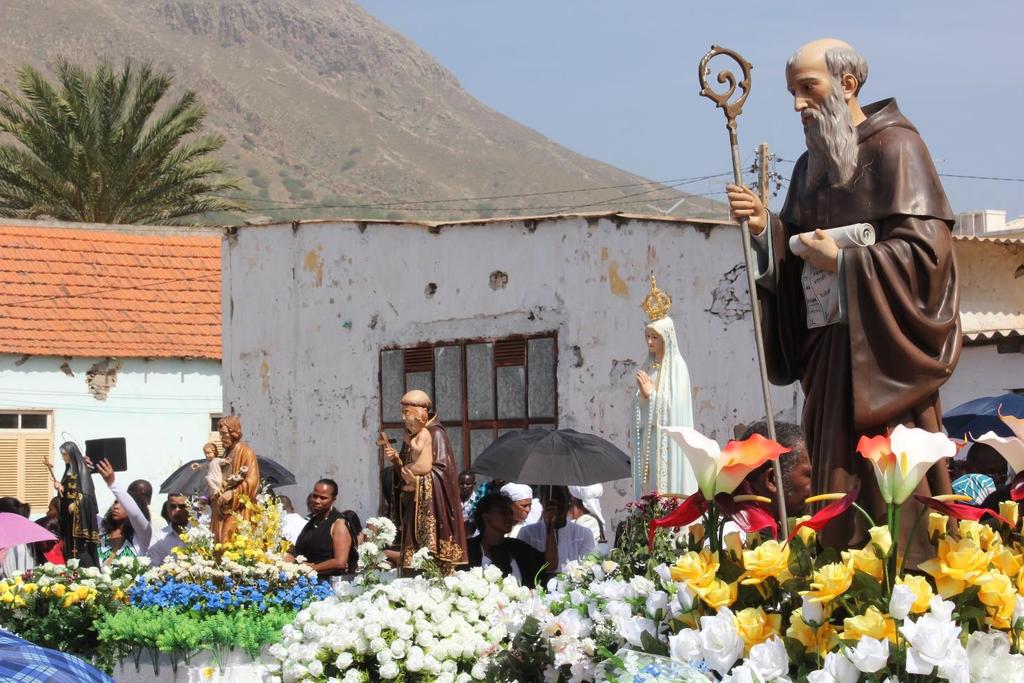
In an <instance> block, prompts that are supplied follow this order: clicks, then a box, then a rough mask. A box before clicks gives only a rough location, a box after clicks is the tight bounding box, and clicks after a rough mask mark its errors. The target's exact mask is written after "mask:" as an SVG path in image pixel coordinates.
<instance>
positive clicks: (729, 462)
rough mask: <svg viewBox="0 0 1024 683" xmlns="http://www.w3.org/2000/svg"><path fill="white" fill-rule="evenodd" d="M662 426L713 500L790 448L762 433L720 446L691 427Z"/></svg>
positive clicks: (702, 490) (706, 495) (704, 491)
mask: <svg viewBox="0 0 1024 683" xmlns="http://www.w3.org/2000/svg"><path fill="white" fill-rule="evenodd" d="M661 430H662V431H663V432H665V433H666V434H668V435H669V437H670V438H671V439H672V440H673V441H675V442H676V443H677V444H679V447H680V448H681V449H682V451H683V455H684V456H685V457H686V459H687V460H688V461H689V463H690V467H692V468H693V472H694V474H695V475H696V477H697V488H698V489H699V490H700V492H701V493H702V494H704V499H705V500H713V499H714V497H715V495H716V494H719V493H732V492H733V491H735V490H736V487H737V486H739V485H740V482H742V481H743V480H744V479H745V478H746V476H747V475H748V474H750V473H751V472H753V471H754V470H756V469H757V468H758V467H760V466H761V465H762V464H764V463H765V462H767V461H769V460H777V459H778V457H779V456H780V455H781V454H783V453H786V452H788V451H789V449H788V448H785V447H783V446H780V445H779V444H777V443H775V442H774V441H770V440H769V439H766V438H764V437H763V436H761V435H760V434H754V435H753V436H751V437H750V438H749V439H746V440H744V441H730V442H729V443H727V444H725V447H724V448H721V447H719V445H718V443H716V442H715V441H714V440H713V439H709V438H708V437H706V436H704V435H703V434H701V433H700V432H698V431H697V430H696V429H693V428H692V427H661Z"/></svg>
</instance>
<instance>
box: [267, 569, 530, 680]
mask: <svg viewBox="0 0 1024 683" xmlns="http://www.w3.org/2000/svg"><path fill="white" fill-rule="evenodd" d="M530 598H531V595H530V591H529V590H528V589H526V588H523V587H522V586H520V585H519V584H518V582H517V581H516V580H515V579H513V578H506V577H502V575H501V572H500V571H499V570H498V569H497V568H495V567H488V568H487V569H486V570H482V569H479V568H476V569H472V570H470V571H466V572H458V573H457V574H455V575H454V576H448V577H444V578H443V579H427V578H425V577H422V576H418V577H415V578H403V579H396V580H395V581H392V582H391V583H387V584H377V585H373V586H364V585H361V584H358V583H343V584H341V585H339V587H338V589H337V591H336V594H335V595H334V596H331V597H329V598H327V599H326V600H323V601H320V602H315V603H313V604H311V605H310V606H309V607H308V608H306V609H304V610H302V611H301V612H299V614H298V616H296V618H295V621H294V622H293V623H292V624H291V625H290V626H285V628H284V638H283V640H282V642H281V643H279V644H277V645H274V646H272V647H271V648H270V655H271V657H272V658H273V659H274V660H275V664H274V666H273V667H272V670H276V675H275V676H274V677H273V678H272V679H271V680H273V681H278V682H280V681H283V682H285V683H288V682H291V681H299V680H328V679H330V680H341V681H344V682H345V683H358V682H364V681H379V680H402V681H409V682H412V681H469V680H485V678H486V671H487V664H486V662H485V661H484V659H483V658H484V656H485V655H487V654H488V653H490V652H492V651H494V650H496V649H497V648H498V647H499V646H500V645H501V644H502V643H504V642H506V641H507V639H508V637H509V635H510V633H511V632H510V630H509V624H516V625H519V624H520V623H521V617H522V614H523V613H522V606H523V605H526V604H528V602H529V601H530ZM490 680H493V679H490Z"/></svg>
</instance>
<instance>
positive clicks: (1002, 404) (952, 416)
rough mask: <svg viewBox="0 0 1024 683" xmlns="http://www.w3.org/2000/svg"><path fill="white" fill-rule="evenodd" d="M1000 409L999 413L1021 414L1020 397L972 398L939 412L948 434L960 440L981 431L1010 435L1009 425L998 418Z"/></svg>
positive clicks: (1023, 408) (1023, 399) (1023, 405)
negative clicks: (941, 413)
mask: <svg viewBox="0 0 1024 683" xmlns="http://www.w3.org/2000/svg"><path fill="white" fill-rule="evenodd" d="M1000 411H1001V412H1002V413H1003V415H1013V416H1015V417H1024V396H1020V395H1018V394H1003V395H1002V396H986V397H983V398H976V399H974V400H973V401H968V402H967V403H964V404H962V405H958V406H957V407H956V408H953V409H952V410H947V411H946V412H945V413H943V415H942V426H943V427H945V428H946V433H948V434H949V435H950V436H951V437H953V438H954V439H961V440H964V439H967V438H968V437H969V436H981V435H982V434H984V433H985V432H995V433H996V434H997V435H998V436H1013V430H1011V429H1010V427H1009V425H1007V424H1006V423H1005V422H1003V421H1002V420H1000V419H999V412H1000Z"/></svg>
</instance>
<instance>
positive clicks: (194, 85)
mask: <svg viewBox="0 0 1024 683" xmlns="http://www.w3.org/2000/svg"><path fill="white" fill-rule="evenodd" d="M58 56H64V57H66V58H68V59H69V60H70V61H73V62H78V63H83V64H93V63H95V62H96V61H97V60H98V59H101V58H109V59H111V60H113V61H115V62H119V61H121V60H122V59H123V58H125V57H130V58H132V59H133V60H149V61H152V62H153V63H154V65H156V66H157V67H159V68H161V69H165V70H169V71H170V72H171V73H173V74H174V76H175V86H176V88H177V89H178V90H177V91H176V92H180V90H181V89H183V88H191V89H193V90H195V91H196V92H197V93H198V94H199V96H200V100H201V102H202V103H203V105H204V106H205V107H206V108H207V109H208V111H209V118H208V127H209V128H210V129H212V130H215V131H218V132H220V133H222V134H223V135H224V136H225V137H226V138H227V144H226V145H225V148H224V150H223V151H222V152H221V154H222V156H223V157H224V158H225V160H226V161H228V163H229V164H230V165H231V166H232V168H233V171H234V172H235V173H236V174H237V175H238V176H239V177H241V178H242V180H243V184H244V192H243V193H242V196H243V198H245V199H246V201H247V202H248V204H249V206H250V207H251V210H250V211H249V212H248V215H250V216H251V215H253V214H259V215H266V216H270V217H272V218H275V219H282V218H296V217H305V218H309V217H326V216H332V217H366V218H429V219H459V218H470V217H475V216H489V215H515V214H520V215H521V214H531V213H534V214H536V213H555V212H557V211H560V210H578V211H593V210H599V209H608V208H617V209H621V210H625V211H633V212H641V213H650V212H651V208H650V207H649V206H648V204H649V203H650V204H656V205H658V206H663V207H668V206H671V205H672V204H673V203H675V201H677V200H678V199H680V198H682V197H684V196H685V195H683V194H682V193H680V192H678V191H676V190H674V189H671V188H666V187H664V186H659V185H656V184H651V183H649V182H648V181H646V180H645V179H643V178H640V177H638V176H635V175H632V174H630V173H626V172H624V171H621V170H619V169H616V168H614V167H612V166H609V165H608V164H604V163H602V162H599V161H595V160H593V159H590V158H587V157H585V156H582V155H580V154H576V153H575V152H572V151H570V150H568V149H566V148H564V147H562V146H560V145H558V144H557V143H555V142H553V141H551V140H549V139H547V138H545V137H544V136H542V135H540V134H538V133H537V132H535V131H533V130H531V129H529V128H527V127H525V126H522V125H520V124H518V123H516V122H515V121H513V120H511V119H509V118H508V117H506V116H503V115H501V114H499V113H498V112H495V111H494V110H492V109H490V108H488V107H487V106H486V105H484V104H482V103H480V102H479V101H477V100H476V99H474V98H473V97H472V96H471V95H470V94H469V93H467V92H466V91H465V90H463V89H462V87H461V86H460V85H459V82H458V81H457V80H456V78H455V77H454V76H453V75H452V74H451V73H450V72H448V71H447V70H446V69H445V68H444V67H442V66H441V65H440V64H438V63H437V62H436V61H435V60H434V59H433V58H432V57H431V56H430V55H429V54H427V53H426V52H424V51H423V50H422V49H420V48H419V47H417V46H416V45H415V44H413V43H412V42H411V41H410V40H408V39H406V38H405V37H403V36H402V35H400V34H398V33H396V32H395V31H392V30H391V29H389V28H388V27H387V26H385V25H384V24H382V23H381V22H380V21H378V20H377V19H375V18H374V17H372V16H371V15H369V14H368V13H367V12H366V11H365V10H363V9H362V8H361V7H359V6H358V5H356V4H355V3H353V2H350V1H349V0H3V21H0V83H3V84H4V85H7V86H11V85H13V84H14V83H15V79H16V74H15V71H16V69H17V68H18V67H19V66H21V65H22V64H25V63H30V64H33V65H35V66H37V67H48V66H51V65H52V64H53V63H54V62H55V60H56V58H57V57H58ZM706 186H707V185H706V183H705V184H703V185H694V187H699V188H700V190H699V191H703V190H704V189H706ZM585 188H586V189H591V188H609V189H604V190H593V189H591V190H590V191H582V190H584V189H585ZM563 190H580V191H571V192H561V191H563ZM510 195H514V196H510ZM521 195H532V196H521ZM453 198H468V199H464V200H461V201H458V202H454V203H453V202H451V201H448V200H451V199H453ZM438 200H446V201H438ZM674 213H675V214H679V215H686V216H688V217H707V216H710V215H714V216H718V217H721V216H722V213H723V210H722V205H721V204H719V203H717V202H713V201H709V200H707V199H704V198H702V197H698V196H694V197H692V198H690V199H687V200H686V201H685V202H683V203H682V204H681V205H680V206H679V207H677V208H676V209H675V210H674ZM241 218H242V217H241V216H219V217H216V218H211V219H212V220H216V221H218V222H232V221H235V222H237V221H238V220H240V219H241Z"/></svg>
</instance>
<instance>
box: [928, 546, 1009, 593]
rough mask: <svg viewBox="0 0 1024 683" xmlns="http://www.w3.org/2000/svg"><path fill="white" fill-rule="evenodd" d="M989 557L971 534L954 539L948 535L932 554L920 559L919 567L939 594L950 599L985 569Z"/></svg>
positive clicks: (988, 553)
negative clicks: (922, 560)
mask: <svg viewBox="0 0 1024 683" xmlns="http://www.w3.org/2000/svg"><path fill="white" fill-rule="evenodd" d="M992 556H993V553H992V552H991V551H988V552H986V551H984V550H982V549H981V546H980V545H979V543H978V541H977V540H975V538H973V537H971V536H965V537H963V538H960V539H957V540H954V539H952V538H951V537H949V536H947V537H945V538H943V539H940V540H939V546H938V548H937V550H936V554H935V557H933V558H932V559H930V560H928V561H927V562H923V563H922V564H921V565H920V569H921V571H923V572H925V573H927V574H929V575H931V577H932V578H933V579H935V586H936V588H938V590H939V595H941V596H942V597H944V598H949V597H951V596H954V595H957V594H958V593H962V592H963V590H964V589H965V588H967V587H968V586H973V585H975V584H976V583H977V582H978V579H979V578H980V577H981V576H983V575H984V574H985V573H986V572H987V571H988V565H989V563H990V562H991V561H992Z"/></svg>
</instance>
